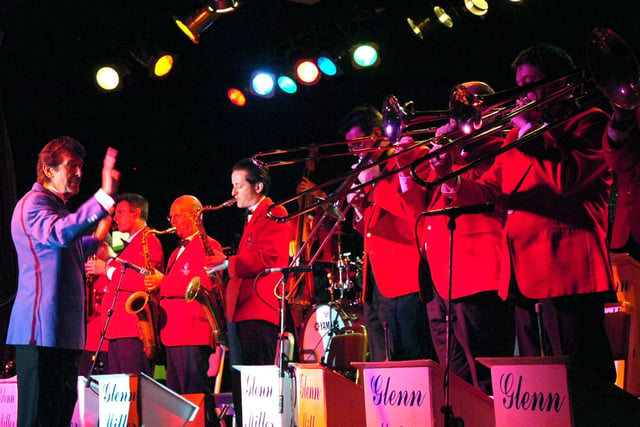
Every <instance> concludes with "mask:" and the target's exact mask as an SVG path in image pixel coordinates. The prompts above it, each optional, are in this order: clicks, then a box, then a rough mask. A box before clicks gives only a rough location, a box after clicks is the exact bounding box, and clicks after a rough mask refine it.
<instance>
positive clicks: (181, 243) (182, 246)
mask: <svg viewBox="0 0 640 427" xmlns="http://www.w3.org/2000/svg"><path fill="white" fill-rule="evenodd" d="M189 241H190V240H189V239H182V240H180V247H181V248H184V247H186V246H187V245H188V244H189Z"/></svg>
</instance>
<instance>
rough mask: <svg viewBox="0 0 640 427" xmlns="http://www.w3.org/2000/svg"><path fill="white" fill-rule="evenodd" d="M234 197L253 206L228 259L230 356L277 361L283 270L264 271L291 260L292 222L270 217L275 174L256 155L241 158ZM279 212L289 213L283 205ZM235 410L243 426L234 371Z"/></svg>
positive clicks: (238, 360) (241, 361)
mask: <svg viewBox="0 0 640 427" xmlns="http://www.w3.org/2000/svg"><path fill="white" fill-rule="evenodd" d="M231 184H232V185H233V189H232V191H231V194H232V196H233V197H234V198H235V200H236V203H237V206H238V208H241V209H246V210H247V220H246V222H245V226H244V231H243V233H242V238H241V239H240V244H239V245H238V251H237V253H236V255H232V256H230V257H229V260H228V271H229V281H228V283H227V289H226V298H225V302H226V317H227V322H228V329H229V358H230V361H231V364H232V365H273V364H274V362H275V357H276V348H277V344H278V334H279V330H280V328H279V325H280V321H279V318H280V315H279V310H278V308H279V305H280V303H279V300H278V298H277V297H276V292H277V293H278V294H279V293H280V292H279V291H278V290H277V289H276V286H277V284H278V282H279V281H280V279H281V278H282V274H280V273H272V274H264V273H265V269H267V268H277V267H286V266H287V265H288V263H289V238H290V235H291V234H290V233H291V230H290V228H289V224H288V223H280V222H277V221H275V220H273V219H271V218H269V217H268V216H267V208H268V207H269V206H271V205H272V204H273V201H272V200H271V199H270V198H269V197H267V194H268V193H269V188H270V187H271V177H270V175H269V171H268V169H267V168H264V167H260V166H257V165H255V164H254V163H253V162H252V161H251V160H249V159H244V160H240V161H239V162H238V163H236V164H235V165H234V167H233V170H232V173H231ZM272 213H273V214H274V215H275V216H284V215H286V213H287V212H286V210H285V209H284V208H283V207H279V208H275V209H273V212H272ZM232 388H233V400H234V409H235V413H236V421H237V424H238V425H242V402H241V396H242V393H241V384H240V373H239V372H238V371H235V372H233V373H232Z"/></svg>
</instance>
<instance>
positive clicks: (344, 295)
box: [299, 252, 363, 363]
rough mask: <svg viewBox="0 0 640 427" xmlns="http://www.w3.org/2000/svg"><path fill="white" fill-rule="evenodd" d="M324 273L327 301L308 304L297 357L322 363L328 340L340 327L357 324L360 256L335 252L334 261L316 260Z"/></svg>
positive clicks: (360, 291) (359, 304)
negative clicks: (309, 308)
mask: <svg viewBox="0 0 640 427" xmlns="http://www.w3.org/2000/svg"><path fill="white" fill-rule="evenodd" d="M317 264H318V265H321V267H322V270H323V275H326V280H324V281H323V282H322V283H324V284H327V285H328V286H326V288H324V289H323V288H320V290H322V291H325V292H328V295H329V301H326V302H324V301H321V300H322V299H321V298H318V301H320V302H321V303H318V304H316V305H314V306H313V307H312V310H311V312H310V313H308V315H307V319H306V321H305V322H304V325H303V327H302V331H301V333H300V334H299V337H300V338H301V347H300V348H301V351H300V357H301V360H302V361H303V362H315V363H325V362H326V357H327V354H328V351H329V347H330V345H331V340H332V338H333V337H334V336H336V335H337V334H340V333H341V331H342V330H343V329H344V328H348V327H351V326H354V325H356V324H361V323H362V320H361V317H362V316H361V314H362V306H361V302H360V296H361V293H362V264H363V263H362V260H361V259H360V258H356V259H355V260H352V259H351V253H349V252H345V253H340V252H339V253H338V255H337V256H336V259H335V261H325V262H319V263H317Z"/></svg>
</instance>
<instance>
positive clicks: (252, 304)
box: [226, 197, 291, 325]
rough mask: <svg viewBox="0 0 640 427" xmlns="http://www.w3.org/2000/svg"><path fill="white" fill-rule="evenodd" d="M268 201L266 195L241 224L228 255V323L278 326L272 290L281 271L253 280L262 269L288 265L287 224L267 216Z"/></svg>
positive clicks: (283, 212)
mask: <svg viewBox="0 0 640 427" xmlns="http://www.w3.org/2000/svg"><path fill="white" fill-rule="evenodd" d="M272 204H273V201H271V199H270V198H268V197H267V198H265V199H264V200H262V202H260V204H258V206H257V207H256V209H255V211H254V212H253V215H252V216H251V220H250V221H249V222H248V223H247V224H245V226H244V231H243V233H242V239H241V240H240V244H239V246H238V252H237V254H236V255H234V256H231V257H229V276H230V279H229V282H228V283H227V293H226V311H227V319H228V320H229V321H231V322H241V321H243V320H265V321H267V322H270V323H273V324H274V325H279V322H280V321H279V314H278V307H279V300H278V299H277V298H276V296H275V294H274V291H275V286H276V284H277V283H278V281H279V280H280V278H281V277H282V274H280V273H277V274H276V273H272V274H265V275H260V276H259V278H258V279H257V282H256V278H257V277H258V275H259V274H260V273H261V272H263V271H264V270H265V269H266V268H275V267H286V266H287V265H288V264H289V237H290V235H291V234H290V233H291V231H290V228H289V223H279V222H277V221H274V220H273V219H270V218H268V217H267V208H268V207H269V206H271V205H272ZM273 213H274V214H275V215H276V216H284V215H286V210H285V209H284V208H282V207H281V208H277V209H275V210H274V211H273Z"/></svg>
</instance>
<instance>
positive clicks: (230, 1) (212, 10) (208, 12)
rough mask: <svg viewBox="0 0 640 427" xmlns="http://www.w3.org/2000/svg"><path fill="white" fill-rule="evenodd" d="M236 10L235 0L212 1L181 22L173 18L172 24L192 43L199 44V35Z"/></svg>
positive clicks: (236, 3)
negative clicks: (223, 16)
mask: <svg viewBox="0 0 640 427" xmlns="http://www.w3.org/2000/svg"><path fill="white" fill-rule="evenodd" d="M237 8H238V1H237V0H218V1H216V0H212V1H209V2H208V3H207V4H206V5H205V6H203V7H202V8H200V9H198V10H197V11H196V12H195V13H194V14H193V15H190V16H189V17H188V18H186V19H184V20H182V19H179V18H176V17H175V16H174V17H173V20H174V22H175V23H176V25H177V26H178V28H180V30H182V32H183V33H184V34H185V35H186V36H187V37H189V40H191V41H192V42H194V43H196V44H197V43H199V42H200V35H201V34H202V33H203V32H204V31H205V30H206V29H207V28H209V27H210V26H211V24H213V23H214V22H215V21H216V20H217V19H218V18H219V17H220V15H223V14H225V13H229V12H233V11H234V10H236V9H237Z"/></svg>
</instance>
